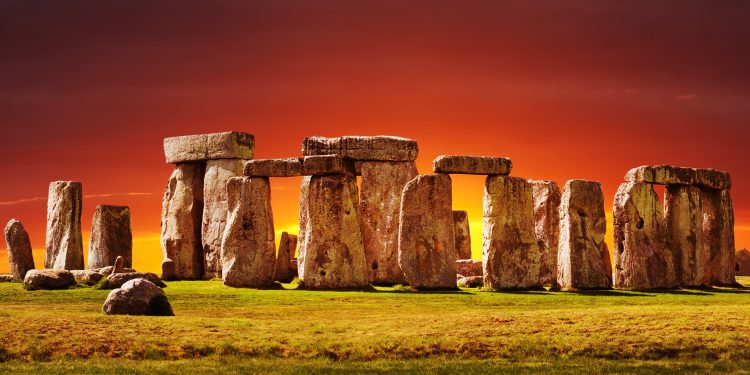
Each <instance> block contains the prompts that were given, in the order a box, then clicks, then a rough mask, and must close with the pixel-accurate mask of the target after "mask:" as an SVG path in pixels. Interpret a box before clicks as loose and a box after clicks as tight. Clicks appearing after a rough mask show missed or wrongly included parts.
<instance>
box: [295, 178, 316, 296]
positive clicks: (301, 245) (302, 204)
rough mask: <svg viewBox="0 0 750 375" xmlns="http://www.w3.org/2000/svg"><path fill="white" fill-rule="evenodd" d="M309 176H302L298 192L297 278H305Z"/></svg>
mask: <svg viewBox="0 0 750 375" xmlns="http://www.w3.org/2000/svg"><path fill="white" fill-rule="evenodd" d="M311 178H312V177H311V176H303V177H302V184H301V185H300V192H299V233H298V241H297V277H299V278H300V280H303V281H304V277H305V230H306V228H307V221H308V220H307V213H308V208H307V196H308V195H309V191H310V179H311Z"/></svg>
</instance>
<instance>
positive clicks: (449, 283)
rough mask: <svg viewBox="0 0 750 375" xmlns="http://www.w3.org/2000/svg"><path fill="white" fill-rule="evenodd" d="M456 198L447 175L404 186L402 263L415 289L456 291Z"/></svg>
mask: <svg viewBox="0 0 750 375" xmlns="http://www.w3.org/2000/svg"><path fill="white" fill-rule="evenodd" d="M452 199H453V198H452V187H451V178H450V176H449V175H447V174H425V175H419V176H417V177H415V178H414V179H413V180H411V181H409V183H407V184H406V186H405V187H404V191H403V195H402V197H401V223H400V226H399V241H398V263H399V265H400V266H401V270H403V272H404V276H405V277H406V282H407V283H409V285H410V286H411V287H412V288H415V289H455V288H456V240H455V231H454V228H453V210H452V208H451V206H452Z"/></svg>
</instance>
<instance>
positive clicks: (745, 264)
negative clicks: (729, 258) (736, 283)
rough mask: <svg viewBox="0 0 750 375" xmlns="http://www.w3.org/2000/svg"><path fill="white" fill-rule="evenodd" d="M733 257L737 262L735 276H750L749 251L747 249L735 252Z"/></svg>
mask: <svg viewBox="0 0 750 375" xmlns="http://www.w3.org/2000/svg"><path fill="white" fill-rule="evenodd" d="M734 257H735V259H736V261H737V269H736V271H737V272H736V275H737V276H750V251H748V250H747V249H742V250H737V252H735V254H734Z"/></svg>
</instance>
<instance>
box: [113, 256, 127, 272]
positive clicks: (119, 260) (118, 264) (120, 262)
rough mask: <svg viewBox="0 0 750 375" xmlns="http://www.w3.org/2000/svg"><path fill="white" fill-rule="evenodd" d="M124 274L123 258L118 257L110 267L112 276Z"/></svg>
mask: <svg viewBox="0 0 750 375" xmlns="http://www.w3.org/2000/svg"><path fill="white" fill-rule="evenodd" d="M123 272H125V258H123V257H122V256H118V257H117V258H115V265H114V266H112V274H115V273H123Z"/></svg>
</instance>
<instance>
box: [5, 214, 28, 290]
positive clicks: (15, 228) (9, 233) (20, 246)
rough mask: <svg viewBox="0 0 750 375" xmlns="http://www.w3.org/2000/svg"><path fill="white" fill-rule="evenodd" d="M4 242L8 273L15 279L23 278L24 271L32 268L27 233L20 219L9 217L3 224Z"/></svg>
mask: <svg viewBox="0 0 750 375" xmlns="http://www.w3.org/2000/svg"><path fill="white" fill-rule="evenodd" d="M5 244H6V245H7V249H8V262H9V263H10V273H11V274H12V275H13V278H14V279H16V280H23V278H24V277H25V276H26V272H27V271H29V270H33V269H34V257H33V255H32V253H31V241H30V240H29V234H28V233H27V232H26V229H25V228H24V227H23V224H21V222H20V221H18V220H16V219H10V221H8V224H7V225H6V226H5Z"/></svg>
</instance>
